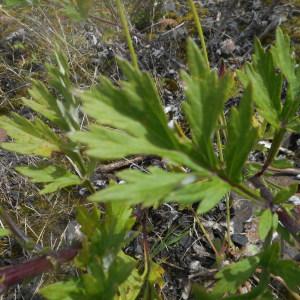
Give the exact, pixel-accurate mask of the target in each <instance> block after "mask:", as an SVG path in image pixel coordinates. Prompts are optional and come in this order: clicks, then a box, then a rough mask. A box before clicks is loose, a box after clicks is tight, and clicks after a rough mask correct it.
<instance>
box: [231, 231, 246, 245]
mask: <svg viewBox="0 0 300 300" xmlns="http://www.w3.org/2000/svg"><path fill="white" fill-rule="evenodd" d="M231 240H232V241H233V243H234V244H235V245H237V246H240V247H244V246H246V245H247V243H248V238H247V237H246V236H245V235H243V234H239V233H234V234H232V235H231Z"/></svg>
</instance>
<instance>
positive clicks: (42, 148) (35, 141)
mask: <svg viewBox="0 0 300 300" xmlns="http://www.w3.org/2000/svg"><path fill="white" fill-rule="evenodd" d="M0 127H1V128H3V129H5V130H6V132H7V134H8V135H9V136H10V137H11V138H13V139H14V141H13V142H11V143H1V147H2V148H3V149H6V150H9V151H14V152H18V153H21V154H29V155H30V154H33V155H40V156H45V157H50V156H51V153H52V152H54V151H60V150H61V149H62V148H63V147H64V145H62V143H61V141H60V139H59V137H58V136H57V135H56V134H55V133H54V132H53V131H52V130H51V129H50V128H49V127H48V126H47V125H46V124H45V123H44V122H42V121H41V120H40V119H38V118H37V119H36V120H35V121H32V122H30V121H29V120H27V119H25V118H23V117H21V116H19V115H18V114H16V113H13V114H12V115H11V117H10V118H8V117H6V116H0Z"/></svg>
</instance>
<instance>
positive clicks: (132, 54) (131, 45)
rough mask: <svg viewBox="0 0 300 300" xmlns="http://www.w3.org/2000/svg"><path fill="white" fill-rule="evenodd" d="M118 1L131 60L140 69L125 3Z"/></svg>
mask: <svg viewBox="0 0 300 300" xmlns="http://www.w3.org/2000/svg"><path fill="white" fill-rule="evenodd" d="M116 3H117V8H118V13H119V15H120V19H121V23H122V26H123V30H124V35H125V37H126V41H127V45H128V48H129V52H130V56H131V61H132V64H133V66H134V68H135V69H137V70H138V69H139V66H138V60H137V56H136V53H135V50H134V47H133V43H132V39H131V36H130V32H129V28H128V22H127V19H126V15H125V9H124V6H123V4H122V3H121V0H116Z"/></svg>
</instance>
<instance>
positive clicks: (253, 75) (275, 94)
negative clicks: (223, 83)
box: [238, 40, 283, 128]
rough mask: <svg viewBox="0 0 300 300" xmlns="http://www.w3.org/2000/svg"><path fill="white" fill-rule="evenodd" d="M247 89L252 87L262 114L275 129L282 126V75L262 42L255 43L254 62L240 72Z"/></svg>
mask: <svg viewBox="0 0 300 300" xmlns="http://www.w3.org/2000/svg"><path fill="white" fill-rule="evenodd" d="M238 75H239V78H240V80H241V81H242V83H243V85H244V87H245V88H247V87H248V85H249V83H251V86H252V93H251V96H252V99H253V101H254V102H255V103H256V105H257V107H258V109H259V112H260V114H261V115H262V116H263V117H264V118H265V119H266V120H267V121H268V122H269V123H270V124H272V126H274V127H275V128H278V127H279V126H280V117H281V113H282V105H281V89H282V80H283V79H282V75H281V74H277V73H276V71H275V65H274V63H273V59H272V55H271V53H270V52H266V51H265V50H264V49H263V48H262V46H261V44H260V42H259V41H258V40H256V42H255V53H254V55H253V62H252V63H251V64H250V63H248V64H247V65H246V66H245V69H244V71H243V72H242V71H239V72H238Z"/></svg>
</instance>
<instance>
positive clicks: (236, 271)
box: [213, 256, 259, 299]
mask: <svg viewBox="0 0 300 300" xmlns="http://www.w3.org/2000/svg"><path fill="white" fill-rule="evenodd" d="M258 264H259V258H258V257H257V256H252V257H247V258H245V259H243V260H241V261H239V262H237V263H233V264H231V265H229V266H227V267H225V268H224V269H223V270H221V271H219V272H218V273H217V275H216V278H217V279H219V281H218V282H217V283H216V286H215V289H214V291H213V293H214V295H218V296H220V295H223V294H224V293H226V292H227V293H234V292H235V291H236V290H237V289H238V287H239V286H240V285H241V284H242V283H244V282H245V281H246V280H247V279H248V278H249V277H250V276H251V275H252V274H253V273H254V272H255V269H256V267H257V266H258ZM216 299H217V298H216ZM218 299H219V298H218Z"/></svg>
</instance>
